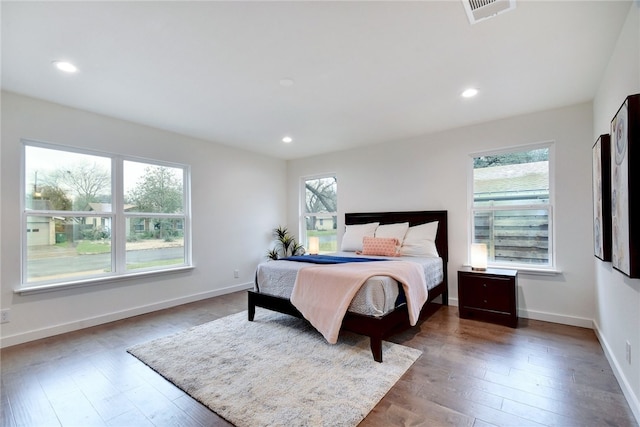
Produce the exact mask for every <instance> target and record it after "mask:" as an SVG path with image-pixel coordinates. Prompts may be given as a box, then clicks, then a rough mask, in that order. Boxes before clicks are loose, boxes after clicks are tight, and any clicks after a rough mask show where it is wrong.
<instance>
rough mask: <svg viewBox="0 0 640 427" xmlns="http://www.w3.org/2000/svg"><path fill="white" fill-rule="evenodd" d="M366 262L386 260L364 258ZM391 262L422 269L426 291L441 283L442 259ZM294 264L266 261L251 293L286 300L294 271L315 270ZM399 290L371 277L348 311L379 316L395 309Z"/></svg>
mask: <svg viewBox="0 0 640 427" xmlns="http://www.w3.org/2000/svg"><path fill="white" fill-rule="evenodd" d="M332 255H337V256H349V257H354V256H358V255H355V254H354V253H353V252H338V253H336V254H332ZM366 258H382V259H384V258H386V257H379V256H370V255H367V256H366ZM390 259H392V260H403V261H410V262H415V263H418V264H420V265H422V267H423V269H424V276H425V279H426V282H427V288H428V289H432V288H434V287H435V286H437V285H438V284H440V283H441V282H442V280H443V277H444V273H443V269H442V265H443V263H442V258H419V257H394V258H390ZM315 265H316V264H309V263H305V262H297V261H287V260H278V261H267V262H263V263H261V264H259V265H258V268H257V271H256V284H255V291H256V292H260V293H264V294H269V295H273V296H277V297H280V298H286V299H289V297H290V296H291V292H292V291H293V285H294V284H295V281H296V276H297V274H298V270H300V269H301V268H304V267H309V266H315ZM400 289H401V286H400V285H399V284H398V282H397V281H395V280H394V279H392V278H390V277H387V276H373V277H371V278H369V279H368V280H367V281H366V282H365V283H364V285H363V286H362V287H361V288H360V290H359V291H358V293H357V294H356V296H355V297H354V298H353V301H351V305H350V306H349V309H348V311H350V312H353V313H358V314H364V315H368V316H382V315H384V314H386V313H388V312H389V311H391V310H393V309H394V308H395V307H396V303H397V301H398V296H399V295H400Z"/></svg>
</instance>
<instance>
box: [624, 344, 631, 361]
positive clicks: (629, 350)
mask: <svg viewBox="0 0 640 427" xmlns="http://www.w3.org/2000/svg"><path fill="white" fill-rule="evenodd" d="M625 350H626V351H625V355H626V357H627V363H628V364H631V343H630V342H629V341H627V343H626V346H625Z"/></svg>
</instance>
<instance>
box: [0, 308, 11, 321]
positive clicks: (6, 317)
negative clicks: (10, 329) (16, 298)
mask: <svg viewBox="0 0 640 427" xmlns="http://www.w3.org/2000/svg"><path fill="white" fill-rule="evenodd" d="M9 322H11V310H10V309H8V308H5V309H4V310H1V311H0V323H9Z"/></svg>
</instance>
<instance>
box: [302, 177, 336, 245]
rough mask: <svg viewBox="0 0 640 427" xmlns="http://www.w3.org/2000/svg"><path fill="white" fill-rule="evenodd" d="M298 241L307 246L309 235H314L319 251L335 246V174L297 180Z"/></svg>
mask: <svg viewBox="0 0 640 427" xmlns="http://www.w3.org/2000/svg"><path fill="white" fill-rule="evenodd" d="M301 188H302V192H301V197H300V199H301V205H302V206H301V212H302V215H301V216H300V230H301V236H302V238H301V240H302V244H303V245H304V246H305V247H308V244H309V237H312V236H317V237H318V239H319V242H320V253H329V252H335V251H337V248H338V234H337V227H338V223H337V221H338V213H337V212H338V181H337V179H336V176H335V175H322V176H315V177H305V178H302V181H301Z"/></svg>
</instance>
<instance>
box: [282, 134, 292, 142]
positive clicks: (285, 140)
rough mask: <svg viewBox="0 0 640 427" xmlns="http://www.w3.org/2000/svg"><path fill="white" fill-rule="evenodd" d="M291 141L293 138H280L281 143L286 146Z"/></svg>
mask: <svg viewBox="0 0 640 427" xmlns="http://www.w3.org/2000/svg"><path fill="white" fill-rule="evenodd" d="M291 141H293V138H291V137H290V136H285V137H284V138H282V142H286V143H287V144H288V143H290V142H291Z"/></svg>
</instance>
